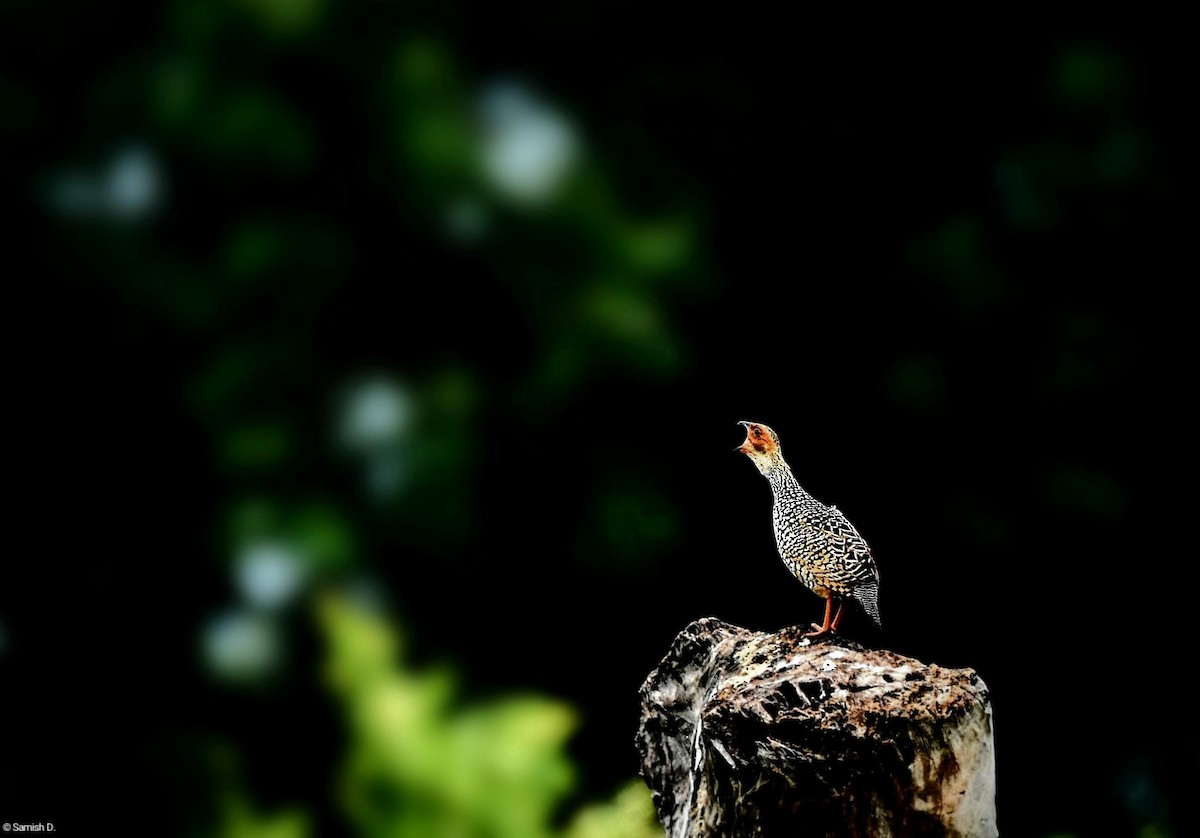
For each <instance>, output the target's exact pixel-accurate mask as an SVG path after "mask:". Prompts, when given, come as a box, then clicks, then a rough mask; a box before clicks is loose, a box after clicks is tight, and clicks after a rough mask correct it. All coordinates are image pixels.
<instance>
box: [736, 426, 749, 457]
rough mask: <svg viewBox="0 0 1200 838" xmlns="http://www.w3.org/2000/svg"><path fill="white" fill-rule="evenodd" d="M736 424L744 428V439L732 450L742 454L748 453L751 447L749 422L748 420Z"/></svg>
mask: <svg viewBox="0 0 1200 838" xmlns="http://www.w3.org/2000/svg"><path fill="white" fill-rule="evenodd" d="M738 424H739V425H741V426H742V427H743V428H745V429H746V439H745V441H744V442H743V443H742V444H741V445H739V446H738V447H737V448H735V449H733V450H734V451H740V452H742V453H743V454H749V453H750V451H751V448H750V423H749V422H738Z"/></svg>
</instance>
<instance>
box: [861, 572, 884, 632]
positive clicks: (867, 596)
mask: <svg viewBox="0 0 1200 838" xmlns="http://www.w3.org/2000/svg"><path fill="white" fill-rule="evenodd" d="M854 598H855V599H856V600H858V603H859V605H861V606H862V609H863V611H866V612H867V616H869V617H870V618H871V619H872V620H874V621H875V625H876V626H878V627H879V628H881V629H882V628H883V623H882V622H881V621H880V619H879V583H878V582H868V583H866V584H864V585H859V586H857V587H856V588H855V589H854Z"/></svg>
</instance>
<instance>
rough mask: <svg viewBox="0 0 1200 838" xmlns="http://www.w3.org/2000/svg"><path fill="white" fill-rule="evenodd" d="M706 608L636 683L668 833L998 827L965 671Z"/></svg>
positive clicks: (645, 760) (645, 762) (977, 696)
mask: <svg viewBox="0 0 1200 838" xmlns="http://www.w3.org/2000/svg"><path fill="white" fill-rule="evenodd" d="M805 630H806V629H802V628H799V627H796V628H789V629H784V630H783V631H780V632H777V633H775V634H765V633H761V632H752V631H749V630H748V629H744V628H739V627H737V626H733V625H730V624H728V623H725V622H722V621H720V620H717V619H713V618H705V619H702V620H698V621H696V622H694V623H692V624H691V625H689V626H688V627H687V628H685V629H684V630H683V631H682V632H680V634H679V635H678V636H677V637H676V638H675V642H674V643H673V644H672V646H671V649H670V651H669V652H668V653H667V655H666V657H665V658H663V660H662V662H661V663H660V664H659V665H658V667H657V668H656V669H655V670H654V671H653V672H651V673H650V675H649V676H648V677H647V678H646V681H645V683H643V685H642V688H641V699H642V718H641V724H640V725H639V728H638V734H637V747H638V751H639V753H640V755H641V773H642V777H643V779H644V780H645V781H646V784H647V785H648V786H649V787H650V790H651V791H652V792H653V795H654V805H655V809H656V810H657V812H658V818H659V820H660V821H661V822H662V825H663V827H664V828H665V830H666V833H667V835H668V836H670V838H685V836H722V838H725V836H742V835H756V836H802V835H818V836H821V835H828V836H835V835H836V836H842V835H847V836H917V835H939V836H971V838H985V837H986V836H994V835H997V834H998V832H997V828H996V803H995V788H996V781H995V774H996V771H995V756H994V753H995V752H994V748H993V741H992V711H991V705H990V703H989V701H988V692H987V687H986V686H985V685H984V683H983V681H982V680H980V678H979V676H978V675H976V674H975V672H974V671H973V670H971V669H946V668H943V667H939V666H935V665H929V664H924V663H921V662H920V661H917V660H914V659H912V658H907V657H904V656H902V655H897V654H894V653H892V652H888V651H882V650H873V649H866V648H864V647H863V646H861V645H859V644H857V643H854V642H853V641H849V640H845V639H843V638H841V637H838V636H836V635H834V636H829V635H826V636H823V637H819V638H811V639H810V638H805V637H803V632H804V631H805Z"/></svg>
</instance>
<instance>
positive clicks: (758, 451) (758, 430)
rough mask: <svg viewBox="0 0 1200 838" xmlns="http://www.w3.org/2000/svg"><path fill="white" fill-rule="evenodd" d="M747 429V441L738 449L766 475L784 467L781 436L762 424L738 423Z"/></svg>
mask: <svg viewBox="0 0 1200 838" xmlns="http://www.w3.org/2000/svg"><path fill="white" fill-rule="evenodd" d="M738 424H739V425H742V426H743V427H745V429H746V441H745V442H743V443H742V444H741V445H739V446H738V447H737V450H738V451H741V452H742V453H743V454H745V455H746V456H747V457H749V458H750V459H751V460H752V461H753V462H754V465H756V466H758V470H759V471H761V472H762V473H763V474H766V473H767V472H768V471H769V470H771V469H774V468H778V467H779V466H781V465H783V464H784V463H783V450H782V449H781V448H780V447H779V434H777V433H775V432H774V431H773V430H771V429H770V428H769V427H767V426H766V425H763V424H762V423H760V422H738Z"/></svg>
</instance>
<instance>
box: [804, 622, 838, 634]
mask: <svg viewBox="0 0 1200 838" xmlns="http://www.w3.org/2000/svg"><path fill="white" fill-rule="evenodd" d="M809 625H810V626H812V627H813V630H812V631H810V632H805V634H804V636H805V637H820V636H821V635H822V634H833V628H832V627H831V626H827V625H826V626H819V625H817V624H816V623H809Z"/></svg>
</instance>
